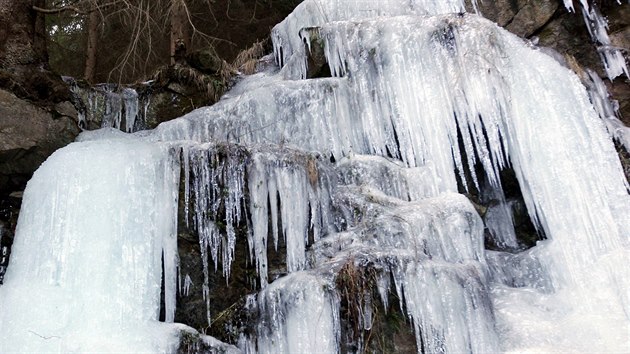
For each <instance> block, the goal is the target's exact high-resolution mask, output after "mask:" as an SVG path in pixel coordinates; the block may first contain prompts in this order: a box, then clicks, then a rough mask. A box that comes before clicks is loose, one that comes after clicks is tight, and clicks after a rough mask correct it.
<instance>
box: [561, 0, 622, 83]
mask: <svg viewBox="0 0 630 354" xmlns="http://www.w3.org/2000/svg"><path fill="white" fill-rule="evenodd" d="M617 2H618V3H621V2H619V1H617ZM564 6H565V7H566V8H567V9H568V10H570V11H575V9H574V6H573V0H564ZM580 6H581V7H582V16H583V17H584V23H585V24H586V28H588V32H589V34H590V35H591V38H592V39H593V42H595V44H596V45H597V52H598V53H599V56H600V58H601V60H602V64H603V65H604V70H606V74H607V75H608V78H609V79H610V80H613V79H614V78H616V77H617V76H620V75H624V74H625V75H626V77H630V74H629V72H628V65H627V64H626V59H625V58H624V56H623V48H618V47H615V46H613V45H612V43H611V41H610V37H609V36H608V22H606V19H605V18H604V17H603V16H602V14H601V13H600V12H599V9H598V8H597V7H596V6H595V5H594V4H590V3H589V1H588V0H580Z"/></svg>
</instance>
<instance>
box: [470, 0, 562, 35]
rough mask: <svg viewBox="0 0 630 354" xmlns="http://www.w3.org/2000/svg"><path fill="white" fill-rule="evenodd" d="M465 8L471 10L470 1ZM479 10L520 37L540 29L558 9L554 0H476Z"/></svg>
mask: <svg viewBox="0 0 630 354" xmlns="http://www.w3.org/2000/svg"><path fill="white" fill-rule="evenodd" d="M467 8H468V10H469V11H473V10H472V5H471V4H470V1H467ZM477 8H478V10H479V12H480V13H481V14H482V15H483V16H484V17H485V18H487V19H489V20H492V21H494V22H496V23H497V24H498V25H499V26H501V27H505V28H506V29H508V30H509V31H510V32H512V33H515V34H517V35H519V36H521V37H529V36H531V35H532V34H533V33H535V32H536V31H537V30H538V29H540V28H541V27H542V26H543V25H545V23H547V22H548V21H549V19H550V18H551V17H552V16H553V14H554V13H555V12H556V10H557V9H558V1H556V0H510V1H478V2H477Z"/></svg>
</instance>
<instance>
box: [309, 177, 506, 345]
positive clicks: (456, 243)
mask: <svg viewBox="0 0 630 354" xmlns="http://www.w3.org/2000/svg"><path fill="white" fill-rule="evenodd" d="M344 194H345V197H344V198H342V199H343V200H344V201H343V202H344V203H348V207H349V209H353V210H359V211H358V213H359V214H361V218H362V220H361V221H360V223H358V225H355V226H353V227H352V226H351V227H350V228H349V231H347V232H344V233H339V234H331V235H329V236H328V237H326V238H324V239H322V240H321V241H319V242H318V243H316V244H315V246H314V247H313V248H312V250H313V252H314V254H315V258H316V259H317V260H318V262H319V263H318V264H319V266H320V267H325V266H326V265H330V264H333V265H334V264H339V263H343V262H353V261H355V260H357V259H365V263H369V264H373V265H374V266H375V267H379V268H380V269H381V273H382V276H381V281H380V282H379V283H380V284H381V286H383V287H384V288H383V289H381V290H380V291H381V294H387V292H388V291H390V287H392V288H395V289H396V290H395V291H396V292H397V293H398V298H399V299H400V301H401V303H400V306H401V308H404V309H405V310H406V313H407V314H408V316H409V317H410V318H411V319H412V321H413V324H414V326H415V333H416V337H417V340H416V342H417V344H418V351H419V352H448V353H450V352H453V353H456V352H466V351H470V352H495V351H497V350H498V348H499V347H498V338H497V335H496V333H495V331H494V328H493V326H494V317H493V309H492V304H491V300H490V297H489V296H488V293H487V292H488V288H487V287H486V284H487V280H486V275H485V273H486V271H487V269H486V265H485V259H484V256H483V225H482V221H481V219H480V218H479V216H478V215H477V213H476V212H475V210H474V208H473V207H472V205H471V204H470V202H469V201H468V200H467V199H466V198H465V197H464V196H462V195H458V194H442V195H440V196H437V197H433V198H427V199H423V200H422V201H421V202H413V203H409V202H404V201H401V200H400V199H397V198H392V197H388V196H385V195H384V194H382V193H380V192H378V191H376V190H373V189H369V188H365V187H364V188H356V187H355V188H349V189H347V190H345V191H344ZM390 277H392V278H393V279H394V283H393V284H392V283H389V282H388V281H384V279H386V278H387V279H389V278H390ZM392 290H393V289H392ZM381 297H382V299H386V296H385V295H381ZM384 301H386V300H384Z"/></svg>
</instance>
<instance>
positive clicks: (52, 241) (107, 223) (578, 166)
mask: <svg viewBox="0 0 630 354" xmlns="http://www.w3.org/2000/svg"><path fill="white" fill-rule="evenodd" d="M402 3H404V4H405V6H404V7H401V6H400V5H401V4H402ZM370 4H372V5H374V4H377V7H376V8H370V7H369V6H368V5H370ZM350 5H352V6H350ZM360 5H361V6H360ZM355 9H356V10H355ZM401 9H404V13H400V11H402V10H401ZM462 10H463V5H462V4H461V2H459V1H445V2H438V1H420V0H418V1H411V2H409V1H404V2H401V1H396V0H392V1H382V2H369V4H368V3H367V2H363V1H359V0H355V1H346V2H343V1H334V0H327V1H310V0H307V1H304V2H303V3H302V4H301V5H300V6H299V7H298V8H297V9H296V11H295V12H294V13H293V14H292V15H291V16H289V18H287V20H285V22H283V23H281V24H279V25H278V26H277V27H276V28H275V29H274V32H273V38H274V48H275V50H276V53H275V56H276V58H278V61H279V62H280V63H281V64H283V67H282V68H268V69H267V70H265V71H263V72H260V73H258V74H255V75H252V76H249V77H245V78H243V79H242V81H241V82H240V83H238V84H237V85H236V87H234V89H233V90H232V91H231V92H229V93H228V94H227V95H226V96H225V97H224V98H223V99H222V100H221V101H220V102H218V103H217V104H215V105H214V106H212V107H206V108H202V109H199V110H197V111H195V112H193V113H191V114H189V115H187V116H184V117H182V118H180V119H177V120H174V121H170V122H167V123H164V124H161V125H160V126H159V127H158V128H156V129H155V130H153V131H151V132H141V133H136V134H134V135H129V134H124V133H122V132H116V131H114V130H112V129H102V130H100V131H96V132H89V133H84V134H83V135H82V137H81V142H79V143H76V144H73V145H71V146H69V147H67V148H65V149H63V150H61V151H59V152H57V153H56V154H55V155H53V157H51V158H50V159H49V161H47V162H46V164H45V165H44V166H43V167H42V168H41V169H40V170H39V171H38V172H37V173H36V175H35V177H34V178H33V180H32V181H31V182H29V186H28V190H27V192H26V196H25V200H24V209H23V213H22V215H21V216H20V223H19V225H18V232H17V236H16V243H15V245H14V254H15V257H14V258H12V261H11V262H12V263H11V264H10V266H9V271H8V273H7V277H6V283H5V285H4V286H3V287H1V288H0V309H1V311H0V319H1V320H2V321H0V340H1V341H0V350H1V351H12V350H15V351H35V352H46V351H48V352H51V351H52V352H73V351H74V352H80V351H87V350H89V351H121V350H127V351H174V350H175V349H176V345H177V343H176V342H177V338H176V337H177V334H176V333H175V330H176V329H177V328H178V327H176V326H175V325H166V324H158V323H157V322H155V320H157V316H158V312H159V309H160V283H161V279H160V277H161V274H162V269H161V268H162V259H164V265H165V266H164V268H165V297H166V304H165V307H166V314H167V315H166V320H167V322H169V321H172V320H173V315H172V312H173V306H174V295H175V292H176V289H177V281H176V278H177V277H176V274H177V270H176V262H177V260H176V242H175V236H174V235H176V230H175V228H176V225H177V224H176V218H177V216H176V215H177V202H178V196H179V193H178V187H179V184H180V179H181V180H182V182H181V183H183V184H184V185H183V186H182V187H183V188H180V189H182V190H183V202H184V209H185V218H186V220H185V222H186V223H188V225H189V226H191V227H192V228H193V229H194V230H195V231H196V232H197V233H198V235H199V243H200V248H201V253H202V257H203V258H202V261H203V262H204V263H203V268H204V269H203V271H204V283H203V285H201V286H195V287H192V286H191V287H190V288H189V287H187V286H186V284H190V285H192V284H191V283H189V282H188V278H186V279H185V280H184V284H185V285H184V288H185V290H186V291H187V292H188V294H189V295H191V294H192V292H195V291H201V292H202V293H203V294H204V296H205V297H206V301H208V302H209V301H210V300H209V296H207V295H208V294H209V291H210V286H211V284H210V282H209V280H208V278H209V272H211V271H213V269H212V267H211V264H209V263H210V262H214V270H215V271H216V270H217V269H218V268H219V265H220V266H221V268H222V271H223V273H224V275H225V276H226V277H228V276H229V275H230V270H231V266H232V264H233V263H234V262H235V259H234V257H235V251H234V247H235V244H236V243H239V242H247V245H248V248H249V255H250V261H251V262H253V264H255V268H256V270H257V272H258V278H259V279H258V280H257V286H258V287H259V288H260V291H259V292H258V293H256V294H253V295H250V297H249V298H248V306H247V307H248V310H249V311H250V312H251V313H256V314H257V315H258V316H257V317H256V318H257V319H258V322H257V323H255V324H253V326H254V328H253V331H251V333H249V332H248V333H242V334H241V338H240V340H239V343H238V344H239V346H240V348H241V350H243V351H245V352H251V353H254V352H263V353H292V352H326V353H333V352H339V351H341V350H342V348H344V347H345V346H346V345H348V343H349V342H350V341H353V340H354V342H353V343H352V345H353V347H352V348H354V349H355V350H356V351H357V352H359V351H362V350H363V349H365V347H364V346H365V345H366V343H365V338H362V337H361V336H360V335H359V336H358V337H359V338H347V335H348V334H347V333H346V337H343V336H342V334H341V332H342V327H343V326H344V321H346V320H345V319H344V318H342V316H341V315H340V311H341V306H342V302H343V301H346V302H347V301H348V298H347V297H346V298H344V293H343V292H342V291H341V290H340V287H343V286H344V282H345V281H347V280H344V279H346V275H347V274H350V273H348V272H351V271H352V269H364V270H365V271H366V272H367V271H369V272H371V273H370V274H372V275H373V277H371V278H370V279H371V280H369V281H373V283H370V284H371V285H369V286H368V287H373V288H377V289H378V293H379V294H380V302H381V303H382V304H384V308H385V309H387V304H388V302H389V301H390V299H389V298H388V294H391V293H394V294H396V298H397V299H399V304H398V306H399V307H400V311H401V312H403V313H404V314H405V317H406V318H408V319H409V320H410V322H411V324H412V327H413V329H414V335H415V338H416V345H417V350H418V352H429V353H435V352H450V353H459V352H474V353H485V352H498V351H506V352H532V351H533V352H567V351H581V352H588V351H609V352H623V351H628V350H629V349H630V347H629V346H630V342H629V340H628V338H627V333H628V330H629V329H630V328H629V322H630V319H629V318H628V315H627V313H628V309H629V308H630V299H629V298H628V289H630V284H629V282H630V274H629V270H628V268H627V267H625V264H626V260H627V259H628V257H630V251H629V249H630V244H629V242H628V235H630V225H629V224H628V222H627V220H628V219H629V217H630V197H629V195H628V191H627V188H628V183H627V181H625V178H624V176H623V173H622V171H621V165H620V163H619V160H618V158H617V156H616V153H615V150H614V146H613V144H612V142H611V140H610V138H609V136H608V135H607V133H606V127H605V125H604V124H603V123H602V121H601V120H600V119H599V117H598V115H597V113H596V111H595V110H594V109H593V106H592V105H591V103H590V102H589V97H588V95H587V92H586V90H585V89H584V87H583V86H582V85H581V84H580V82H579V80H578V78H577V77H576V76H575V75H574V74H573V73H571V72H569V71H568V70H567V69H566V68H563V67H561V66H560V65H559V64H558V63H557V62H555V61H554V60H553V59H552V58H550V57H548V56H547V55H545V54H544V53H542V52H540V51H538V50H536V49H535V48H531V47H529V46H528V45H526V44H525V43H523V41H522V40H520V39H518V38H517V37H515V36H513V35H511V34H509V33H508V32H506V31H504V30H502V29H500V28H498V27H496V25H494V24H492V23H490V22H488V21H487V20H484V19H482V18H479V17H477V16H474V15H469V14H461V13H458V14H450V15H439V16H434V15H437V14H439V13H443V12H449V13H450V12H460V11H462ZM410 13H411V15H407V14H410ZM403 15H407V16H403ZM425 15H429V16H426V17H425ZM375 16H378V17H375ZM348 20H351V21H348ZM312 26H316V27H317V28H316V29H312V30H311V33H317V35H318V36H319V38H321V39H322V40H323V42H324V44H325V47H324V49H325V52H326V57H327V60H328V63H329V65H330V67H331V72H332V73H333V75H334V76H335V77H332V78H322V79H311V80H299V79H300V78H303V77H304V76H305V75H304V73H305V72H306V66H305V65H306V63H307V61H306V60H305V59H306V57H307V55H308V46H310V45H315V44H314V43H311V42H310V40H309V38H310V37H306V36H303V33H302V34H301V33H300V29H301V28H303V27H312ZM304 40H306V43H305V44H304ZM596 85H597V84H596ZM593 97H594V96H593ZM119 100H120V98H119ZM111 104H116V102H115V100H113V101H112V103H111ZM112 107H113V106H112ZM114 108H115V107H114ZM119 108H120V107H119ZM115 111H116V110H115V109H110V110H109V111H108V112H109V113H111V114H114V112H115ZM111 120H112V121H117V120H118V118H117V117H116V116H115V115H112V119H111ZM118 124H119V125H120V122H119V123H118ZM74 160H77V161H76V162H75V161H74ZM508 166H509V167H511V168H513V170H514V172H515V174H516V177H517V179H518V181H519V185H520V189H521V192H522V194H523V197H524V200H525V203H526V205H527V209H528V211H529V212H530V215H531V218H532V220H533V221H534V223H535V224H536V226H537V227H538V228H539V229H540V230H542V231H544V233H545V234H546V235H547V237H548V239H547V240H545V241H539V242H538V244H537V245H536V246H535V247H533V248H531V249H529V250H526V251H520V252H516V251H518V250H515V253H506V252H498V251H485V250H484V249H483V231H484V225H483V222H482V219H481V218H480V217H479V215H478V214H477V212H476V210H475V208H474V207H473V205H472V204H471V203H470V202H469V201H468V200H467V199H466V198H465V197H464V196H462V195H459V194H457V191H458V180H459V182H460V184H463V185H464V186H466V185H468V184H467V183H461V182H462V181H466V180H468V179H470V182H471V183H470V185H471V186H474V187H475V188H476V189H481V187H482V186H484V185H483V183H488V184H489V185H490V188H491V190H492V191H493V193H496V195H493V197H496V198H498V199H501V200H504V198H503V192H502V186H501V180H500V177H499V172H500V171H501V170H502V169H504V168H506V167H508ZM476 167H481V169H482V170H483V171H485V172H484V173H485V176H478V175H477V171H476ZM180 171H181V178H180ZM94 181H98V183H94ZM471 188H472V187H471ZM502 198H503V199H502ZM95 201H96V202H95ZM503 211H505V210H503ZM36 216H37V218H36ZM499 219H500V220H501V222H500V223H499V224H500V227H497V228H495V232H497V233H503V232H507V231H504V230H509V229H510V228H512V226H511V225H509V224H510V223H507V224H506V223H505V220H507V219H506V218H505V216H500V217H499ZM486 226H487V225H486ZM501 236H503V237H506V235H501ZM281 238H282V239H283V240H284V244H285V245H286V255H285V256H286V258H285V263H286V264H285V268H286V269H285V271H286V274H285V275H283V276H280V277H279V278H278V279H274V278H273V277H271V276H270V274H269V273H270V269H269V262H268V259H267V254H266V252H267V250H268V249H269V248H270V247H271V248H274V247H276V248H277V247H278V243H279V240H280V239H281ZM505 239H509V240H511V239H512V238H511V236H510V237H508V238H505ZM32 244H37V245H41V247H37V248H33V247H32V246H31V247H28V246H29V245H32ZM79 250H80V252H79ZM33 289H36V291H33ZM361 291H362V293H361ZM37 293H46V294H50V295H49V296H48V297H47V299H46V301H41V300H40V299H39V298H38V297H36V296H35V295H34V294H37ZM104 294H106V295H107V296H103V295H104ZM352 295H356V296H355V297H357V298H358V299H359V300H357V301H358V303H359V304H360V307H361V308H360V311H359V312H357V313H358V315H356V314H355V315H356V317H357V318H355V319H354V320H356V322H357V324H358V326H359V327H358V330H359V331H364V330H368V329H370V328H372V326H373V325H374V318H375V316H374V314H375V309H376V308H377V304H376V302H377V300H378V299H372V298H371V297H370V296H369V294H368V293H367V290H366V289H360V293H357V294H352ZM344 299H345V300H344ZM34 304H35V305H37V306H34ZM42 314H45V315H44V316H42ZM86 314H89V316H86ZM211 317H212V314H211V313H210V311H209V306H208V311H207V320H208V322H209V323H211ZM86 318H87V320H86ZM86 321H90V322H89V324H88V325H87V326H86ZM95 332H97V333H98V334H99V336H98V337H97V336H95V335H94V333H95ZM103 333H106V334H107V335H106V336H102V334H103ZM355 334H356V333H355ZM46 338H47V339H46ZM101 338H105V339H101ZM111 338H114V339H113V340H111ZM313 339H315V340H313ZM53 341H54V342H53ZM3 346H4V347H3ZM9 346H10V347H9ZM345 348H347V347H345Z"/></svg>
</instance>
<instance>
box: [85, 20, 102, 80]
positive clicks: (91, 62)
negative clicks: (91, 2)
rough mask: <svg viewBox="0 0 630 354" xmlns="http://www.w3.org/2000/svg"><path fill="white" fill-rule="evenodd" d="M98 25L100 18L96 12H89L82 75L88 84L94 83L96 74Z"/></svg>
mask: <svg viewBox="0 0 630 354" xmlns="http://www.w3.org/2000/svg"><path fill="white" fill-rule="evenodd" d="M99 24H100V18H99V15H98V11H92V12H90V16H89V18H88V33H87V47H86V48H87V49H86V52H85V71H84V74H83V76H84V77H85V79H86V80H87V81H88V82H90V83H94V75H95V73H96V51H97V47H96V46H97V44H98V25H99Z"/></svg>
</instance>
